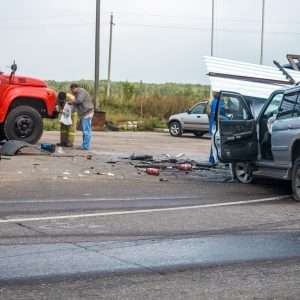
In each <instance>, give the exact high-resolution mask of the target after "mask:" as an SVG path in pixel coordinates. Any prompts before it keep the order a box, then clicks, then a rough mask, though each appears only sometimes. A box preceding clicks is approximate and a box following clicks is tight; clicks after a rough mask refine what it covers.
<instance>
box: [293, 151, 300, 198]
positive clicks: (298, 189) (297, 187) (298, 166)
mask: <svg viewBox="0 0 300 300" xmlns="http://www.w3.org/2000/svg"><path fill="white" fill-rule="evenodd" d="M292 188H293V196H294V199H295V200H297V201H300V157H298V158H297V159H296V161H295V163H294V166H293V174H292Z"/></svg>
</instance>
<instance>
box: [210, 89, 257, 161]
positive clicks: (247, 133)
mask: <svg viewBox="0 0 300 300" xmlns="http://www.w3.org/2000/svg"><path fill="white" fill-rule="evenodd" d="M215 120H216V131H215V134H214V144H215V145H214V146H215V147H216V149H217V154H218V158H219V160H220V161H221V162H224V163H231V162H243V161H251V160H255V159H256V158H257V155H258V142H257V132H256V121H255V119H254V117H253V115H252V113H251V110H250V108H249V107H248V105H247V103H246V101H245V99H244V98H243V96H242V95H240V94H238V93H233V92H220V96H219V99H218V104H217V109H216V115H215Z"/></svg>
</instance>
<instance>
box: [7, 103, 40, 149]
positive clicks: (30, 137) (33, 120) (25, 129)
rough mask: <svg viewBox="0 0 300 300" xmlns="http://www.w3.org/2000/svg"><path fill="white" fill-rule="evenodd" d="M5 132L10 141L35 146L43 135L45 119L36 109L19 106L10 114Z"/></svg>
mask: <svg viewBox="0 0 300 300" xmlns="http://www.w3.org/2000/svg"><path fill="white" fill-rule="evenodd" d="M4 132H5V135H6V137H7V139H8V140H18V141H23V142H27V143H31V144H35V143H36V142H38V140H39V139H40V138H41V136H42V134H43V119H42V117H41V115H40V113H39V112H38V111H37V110H35V109H34V108H32V107H30V106H18V107H16V108H14V109H13V110H12V111H11V112H9V114H8V116H7V118H6V120H5V123H4Z"/></svg>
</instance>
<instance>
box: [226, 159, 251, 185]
mask: <svg viewBox="0 0 300 300" xmlns="http://www.w3.org/2000/svg"><path fill="white" fill-rule="evenodd" d="M230 168H231V172H232V175H233V178H234V179H237V180H238V181H239V182H241V183H244V184H248V183H251V182H252V181H253V174H252V169H251V164H250V163H248V162H236V163H231V164H230Z"/></svg>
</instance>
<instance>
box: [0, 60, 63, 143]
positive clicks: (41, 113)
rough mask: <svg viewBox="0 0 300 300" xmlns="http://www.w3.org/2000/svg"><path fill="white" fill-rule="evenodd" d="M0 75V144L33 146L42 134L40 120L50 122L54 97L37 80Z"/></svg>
mask: <svg viewBox="0 0 300 300" xmlns="http://www.w3.org/2000/svg"><path fill="white" fill-rule="evenodd" d="M11 69H12V71H11V74H10V75H6V74H3V72H0V141H2V140H3V139H8V140H20V141H24V142H28V143H32V144H35V143H36V142H37V141H38V140H39V139H40V138H41V136H42V134H43V118H54V117H56V116H57V113H56V112H55V104H56V93H55V92H54V91H53V90H51V89H49V88H48V87H47V84H46V83H45V82H44V81H42V80H39V79H34V78H29V77H25V76H15V73H16V70H17V65H16V64H15V63H14V64H13V65H12V67H11Z"/></svg>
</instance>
